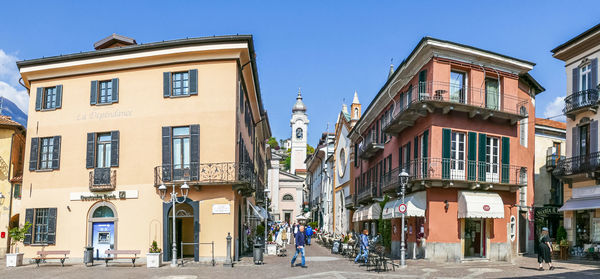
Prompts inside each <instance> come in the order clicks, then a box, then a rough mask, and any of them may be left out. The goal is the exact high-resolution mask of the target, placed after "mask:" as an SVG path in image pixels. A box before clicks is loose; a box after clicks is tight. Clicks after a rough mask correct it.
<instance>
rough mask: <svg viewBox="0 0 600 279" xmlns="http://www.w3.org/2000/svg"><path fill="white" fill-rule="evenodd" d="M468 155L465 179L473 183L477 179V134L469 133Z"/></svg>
mask: <svg viewBox="0 0 600 279" xmlns="http://www.w3.org/2000/svg"><path fill="white" fill-rule="evenodd" d="M468 141H469V142H468V144H469V154H468V157H467V160H468V161H467V179H468V180H470V181H474V180H475V178H477V133H475V132H469V139H468Z"/></svg>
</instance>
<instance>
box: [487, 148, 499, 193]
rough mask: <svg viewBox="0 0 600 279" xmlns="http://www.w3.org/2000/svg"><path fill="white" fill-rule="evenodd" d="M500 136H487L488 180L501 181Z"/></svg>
mask: <svg viewBox="0 0 600 279" xmlns="http://www.w3.org/2000/svg"><path fill="white" fill-rule="evenodd" d="M499 142H500V141H499V140H498V138H494V137H487V145H486V153H485V154H486V155H485V156H486V158H485V159H486V174H485V177H486V181H488V182H496V183H498V182H499V181H500V179H499V178H500V175H499V174H500V170H499V169H500V166H499V164H498V163H499V157H500V151H499V150H500V145H499Z"/></svg>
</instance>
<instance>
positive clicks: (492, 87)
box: [485, 78, 500, 110]
mask: <svg viewBox="0 0 600 279" xmlns="http://www.w3.org/2000/svg"><path fill="white" fill-rule="evenodd" d="M499 103H500V90H499V83H498V80H497V79H491V78H486V79H485V107H486V108H489V109H495V110H498V109H499V108H500V104H499Z"/></svg>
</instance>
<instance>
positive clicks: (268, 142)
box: [267, 137, 279, 150]
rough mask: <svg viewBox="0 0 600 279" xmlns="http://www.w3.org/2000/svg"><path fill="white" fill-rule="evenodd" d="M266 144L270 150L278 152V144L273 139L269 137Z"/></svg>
mask: <svg viewBox="0 0 600 279" xmlns="http://www.w3.org/2000/svg"><path fill="white" fill-rule="evenodd" d="M267 144H269V145H270V146H271V148H272V149H275V150H279V143H278V142H277V139H276V138H275V137H271V138H270V139H269V141H267Z"/></svg>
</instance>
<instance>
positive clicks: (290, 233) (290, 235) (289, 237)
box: [285, 225, 292, 244]
mask: <svg viewBox="0 0 600 279" xmlns="http://www.w3.org/2000/svg"><path fill="white" fill-rule="evenodd" d="M285 230H286V231H285V233H286V234H287V244H290V241H292V228H291V227H290V226H289V225H288V226H287V227H286V228H285Z"/></svg>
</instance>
